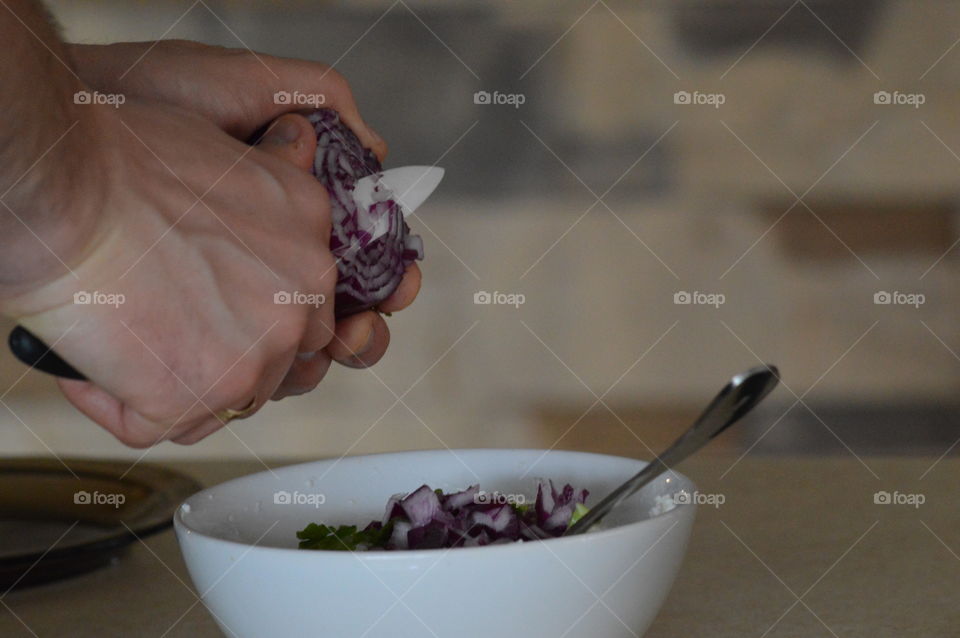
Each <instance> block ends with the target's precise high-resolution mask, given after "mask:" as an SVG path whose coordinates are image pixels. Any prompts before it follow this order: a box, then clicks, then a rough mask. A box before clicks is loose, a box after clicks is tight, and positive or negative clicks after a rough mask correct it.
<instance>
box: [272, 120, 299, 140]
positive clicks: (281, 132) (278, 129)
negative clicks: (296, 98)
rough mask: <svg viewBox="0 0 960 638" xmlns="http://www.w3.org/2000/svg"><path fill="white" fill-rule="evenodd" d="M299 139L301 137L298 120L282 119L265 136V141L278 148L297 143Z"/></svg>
mask: <svg viewBox="0 0 960 638" xmlns="http://www.w3.org/2000/svg"><path fill="white" fill-rule="evenodd" d="M298 137H300V125H299V124H297V122H296V120H294V119H293V118H281V119H280V120H278V121H277V123H276V124H274V125H273V126H271V127H270V129H269V130H268V131H267V134H266V135H264V137H263V141H264V142H267V143H270V144H276V145H277V146H285V145H287V144H292V143H293V142H296V141H297V138H298Z"/></svg>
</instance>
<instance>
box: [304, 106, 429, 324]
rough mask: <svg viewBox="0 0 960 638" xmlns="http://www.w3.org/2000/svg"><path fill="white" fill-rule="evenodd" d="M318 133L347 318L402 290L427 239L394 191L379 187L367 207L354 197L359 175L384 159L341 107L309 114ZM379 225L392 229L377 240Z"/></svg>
mask: <svg viewBox="0 0 960 638" xmlns="http://www.w3.org/2000/svg"><path fill="white" fill-rule="evenodd" d="M307 117H308V119H309V120H310V122H311V123H312V124H313V127H314V130H315V131H316V133H317V154H316V157H315V158H314V165H313V173H314V175H316V177H317V179H318V180H320V183H322V184H323V185H324V186H325V187H326V189H327V193H328V194H329V196H330V213H331V218H332V222H333V224H332V229H331V232H330V251H331V252H332V253H333V256H334V257H335V258H336V259H337V274H338V278H337V287H336V297H335V299H334V313H335V315H336V316H337V317H338V318H340V317H345V316H347V315H351V314H354V313H357V312H360V311H362V310H367V309H369V308H373V307H375V306H376V305H377V304H379V303H380V302H382V301H384V300H385V299H386V298H387V297H389V296H390V294H391V293H393V291H394V290H396V289H397V286H399V285H400V280H401V279H403V273H404V271H405V270H406V268H407V266H409V265H410V264H412V263H413V262H414V261H416V260H421V259H423V241H422V240H421V239H420V237H419V236H417V235H411V234H410V228H409V226H407V223H406V221H404V219H403V212H402V211H401V210H400V206H399V205H398V204H397V202H396V201H395V200H394V199H393V193H390V192H389V191H387V190H386V189H375V192H374V199H375V201H374V203H373V204H372V205H371V206H370V207H369V208H368V209H367V210H362V209H361V208H359V207H358V206H357V204H356V202H355V201H354V199H353V189H354V187H355V185H356V183H357V180H359V179H361V178H363V177H367V176H368V175H373V174H374V173H379V172H381V171H382V167H381V166H380V162H379V160H377V158H376V156H374V154H373V153H372V152H371V151H370V150H369V149H365V148H363V145H362V144H361V143H360V140H359V139H358V138H357V136H356V135H354V134H353V131H351V130H350V129H349V128H348V127H347V126H346V125H344V124H343V123H342V122H340V117H339V115H338V114H337V112H336V111H333V110H331V109H318V110H316V111H313V112H312V113H310V114H309V115H308V116H307ZM377 228H386V229H387V232H386V233H385V234H383V235H382V236H380V237H377V238H376V239H371V237H372V234H373V232H374V230H375V229H377Z"/></svg>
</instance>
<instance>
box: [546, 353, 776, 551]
mask: <svg viewBox="0 0 960 638" xmlns="http://www.w3.org/2000/svg"><path fill="white" fill-rule="evenodd" d="M779 380H780V373H779V372H778V371H777V368H776V367H774V366H772V365H764V366H758V367H756V368H751V369H749V370H747V371H746V372H743V373H741V374H738V375H736V376H735V377H733V378H732V379H730V382H729V383H727V385H726V386H724V388H723V389H722V390H720V393H719V394H718V395H717V396H716V397H714V399H713V401H711V402H710V405H708V406H707V408H706V409H705V410H704V411H703V414H701V415H700V418H698V419H697V420H696V422H695V423H694V424H693V425H692V426H690V429H688V430H687V431H686V432H684V433H683V434H682V435H681V436H680V438H679V439H677V440H676V441H674V443H673V445H671V446H670V447H669V448H667V450H666V451H665V452H663V454H661V455H660V456H658V457H657V458H655V459H654V460H653V461H651V462H650V463H648V464H647V465H646V466H645V467H644V468H643V469H642V470H640V471H639V472H637V474H636V475H635V476H634V477H633V478H631V479H630V480H628V481H627V482H626V483H624V484H623V485H621V486H620V487H618V488H617V489H615V490H614V491H613V492H611V493H610V494H609V495H608V496H607V497H606V498H604V499H603V500H602V501H600V502H599V503H597V504H596V505H594V506H593V507H592V508H590V511H589V512H587V513H586V514H585V515H584V516H583V518H581V519H580V520H579V521H577V522H576V523H574V524H573V525H571V526H570V527H569V528H568V529H567V531H566V532H565V533H564V536H572V535H574V534H582V533H583V532H585V531H587V530H588V529H589V528H590V527H591V526H592V525H594V524H595V523H597V522H598V521H599V520H600V519H602V518H603V517H604V516H606V515H607V513H609V512H610V510H612V509H613V508H614V507H616V506H617V505H619V504H620V503H622V502H623V501H625V500H626V499H628V498H629V497H630V496H632V495H633V494H635V493H636V492H637V490H639V489H640V488H642V487H643V486H644V485H646V484H647V483H649V482H650V481H652V480H653V479H655V478H656V477H658V476H660V474H662V473H663V472H665V471H667V470H669V469H670V468H671V467H672V466H673V465H675V464H677V463H679V462H680V461H682V460H684V459H685V458H687V457H688V456H690V455H691V454H693V453H694V452H696V451H697V450H699V449H700V448H701V447H703V446H704V445H705V444H706V443H707V442H709V441H710V440H711V439H713V437H715V436H717V435H718V434H720V433H721V432H723V431H724V430H726V429H727V428H728V427H730V426H731V425H733V424H734V423H736V422H737V421H739V420H740V419H741V418H742V417H743V416H744V415H745V414H747V413H748V412H750V410H752V409H753V408H754V407H756V406H757V404H758V403H760V401H762V400H763V398H764V397H766V396H767V395H768V394H770V391H771V390H773V388H774V387H775V386H776V385H777V383H778V382H779Z"/></svg>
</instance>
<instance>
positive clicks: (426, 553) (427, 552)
mask: <svg viewBox="0 0 960 638" xmlns="http://www.w3.org/2000/svg"><path fill="white" fill-rule="evenodd" d="M462 452H471V453H476V452H497V453H504V452H544V453H545V454H544V456H546V454H566V455H572V456H593V457H602V458H606V459H618V460H625V461H632V462H635V463H644V464H648V463H650V461H646V460H643V459H637V458H633V457H629V456H617V455H615V454H600V453H597V452H583V451H579V450H558V449H555V448H553V449H542V448H456V449H451V448H435V449H428V450H400V451H396V452H376V453H373V454H358V455H355V456H344V457H339V460H338V458H337V457H330V458H326V459H317V460H314V461H305V462H302V463H293V464H291V465H284V466H282V467H280V468H270V469H267V470H263V471H261V472H255V473H253V474H245V475H243V476H238V477H235V478H232V479H229V480H227V481H224V482H222V483H218V484H217V485H211V486H210V487H207V488H204V489H203V490H200V491H199V492H196V493H195V494H193V495H191V496H190V497H188V498H187V499H185V500H184V501H183V502H182V503H180V505H179V506H178V507H177V509H176V512H175V514H174V516H173V526H174V529H175V530H176V533H177V542H178V544H180V545H181V551H183V545H184V540H183V537H189V536H197V537H199V538H200V539H202V540H203V541H206V542H210V543H217V544H223V545H225V546H226V547H233V548H244V555H246V554H247V553H250V552H252V551H254V550H257V551H258V552H259V553H261V554H262V553H264V552H269V553H280V554H283V555H288V556H289V555H293V554H296V555H298V556H303V557H304V560H321V559H322V560H350V561H353V560H360V561H361V562H395V561H426V560H430V559H435V560H437V561H439V560H440V559H442V558H443V557H444V556H446V554H447V553H448V552H450V551H452V550H457V555H458V556H461V555H462V556H468V555H469V556H475V555H477V552H481V551H482V552H485V555H487V554H490V553H491V552H494V551H497V552H500V553H501V554H503V553H505V552H509V551H514V552H516V551H524V550H523V548H524V547H534V546H537V545H539V544H541V543H549V544H550V545H549V546H548V547H556V548H557V549H558V550H559V549H560V548H562V547H568V548H569V547H573V546H575V545H578V544H580V545H583V544H588V543H597V542H602V541H603V540H604V539H615V538H618V537H622V536H625V535H629V534H631V533H633V532H635V531H636V530H637V528H639V527H640V526H643V525H647V526H649V525H653V524H654V522H657V523H658V524H663V523H666V522H667V521H670V520H673V523H672V524H671V525H670V526H669V527H668V528H667V530H666V531H664V532H663V534H661V536H660V537H659V538H657V540H656V541H655V542H654V544H653V545H652V546H651V548H650V549H652V548H653V547H654V546H656V544H657V543H659V542H660V540H662V539H663V538H664V537H665V536H666V535H667V533H669V531H670V530H672V529H673V528H674V527H676V526H677V525H678V524H679V523H680V521H681V518H685V517H690V518H691V519H692V517H693V516H695V513H696V508H695V506H694V505H693V504H692V503H682V504H679V505H676V506H674V507H673V509H671V510H669V511H666V512H663V513H662V514H657V515H656V516H651V517H648V518H643V519H640V520H638V521H632V522H630V523H626V524H623V525H617V526H616V527H611V528H609V529H601V530H598V531H594V532H590V533H587V534H578V535H576V536H560V537H556V538H546V539H538V541H537V542H530V541H523V542H515V543H502V544H496V545H483V546H477V547H445V548H437V549H408V550H401V551H396V550H394V551H388V550H383V549H374V550H366V551H339V550H337V551H334V550H302V549H300V548H298V547H272V546H268V545H259V544H257V543H248V542H242V541H236V540H230V539H226V538H222V537H220V536H215V535H213V534H208V533H207V532H204V531H200V530H198V529H196V528H194V527H192V526H190V524H189V523H187V522H186V521H184V520H183V518H182V516H183V505H184V504H186V503H187V501H189V500H191V499H194V498H197V497H198V496H200V495H201V494H204V493H206V492H210V491H211V490H214V489H217V488H220V487H223V486H226V485H228V484H230V483H234V482H237V481H240V480H244V479H249V478H251V477H256V476H260V475H266V474H268V473H270V472H272V471H273V470H274V469H281V470H288V469H289V470H293V469H296V468H302V467H305V466H308V465H314V464H316V463H322V462H325V461H326V462H329V461H338V462H339V461H342V460H345V459H360V458H369V457H378V456H402V455H412V454H424V453H437V454H449V453H454V454H458V453H462ZM669 471H670V472H672V473H673V475H674V476H676V477H677V478H679V479H681V480H684V481H686V482H687V483H688V484H689V486H690V490H691V491H696V487H697V486H696V484H695V483H694V482H693V480H691V479H690V478H689V477H688V476H686V475H685V474H681V473H680V472H677V471H676V470H672V469H671V470H669ZM268 531H269V530H268ZM265 535H266V534H264V536H265ZM258 542H259V541H258ZM441 550H442V551H441ZM527 551H529V550H527ZM551 551H553V550H552V549H551ZM647 551H650V550H649V549H648V550H647ZM307 556H317V557H318V558H306V557H307ZM438 556H439V557H438Z"/></svg>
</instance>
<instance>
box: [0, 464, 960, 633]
mask: <svg viewBox="0 0 960 638" xmlns="http://www.w3.org/2000/svg"><path fill="white" fill-rule="evenodd" d="M735 462H736V458H735V457H729V458H728V457H704V458H700V459H691V460H690V461H688V462H686V463H685V464H684V465H683V466H682V467H680V468H678V469H680V471H682V472H684V473H686V474H688V475H689V476H690V477H692V478H693V479H694V480H695V481H696V482H697V483H698V485H699V487H700V491H701V494H703V495H705V496H710V495H713V496H714V498H713V499H711V500H713V501H719V500H723V504H722V505H719V506H718V507H713V506H709V505H703V506H700V508H699V512H698V519H697V522H696V525H695V529H694V533H693V537H692V538H691V545H690V551H689V553H688V555H687V558H686V561H685V563H684V565H683V568H682V569H681V572H680V575H679V577H678V579H677V582H676V585H675V586H674V588H673V591H672V592H671V594H670V597H669V598H668V600H667V602H666V604H665V605H664V607H663V609H662V610H661V612H660V615H659V617H658V618H657V620H656V622H655V623H654V625H653V626H652V628H651V629H650V631H649V632H648V633H647V634H646V635H647V637H648V638H681V637H682V638H686V637H691V636H710V637H713V638H726V637H731V638H733V637H737V638H739V637H741V636H769V637H771V638H772V637H776V636H790V637H795V636H804V637H806V638H812V637H816V636H845V637H858V636H862V637H868V636H869V637H871V638H875V637H878V636H891V637H894V636H896V637H898V638H906V637H911V636H924V637H933V636H960V606H958V605H957V595H958V593H960V507H958V505H960V487H958V485H960V460H955V459H952V458H946V459H943V460H942V461H940V462H939V463H937V462H936V459H935V458H911V459H906V458H867V459H864V462H863V463H861V462H860V461H858V460H856V459H854V458H852V457H837V458H800V457H776V458H773V457H749V456H748V457H747V458H745V459H743V460H741V461H740V462H739V463H735ZM283 464H285V463H277V464H276V465H283ZM171 465H172V466H173V467H175V468H176V469H179V470H182V471H184V472H186V473H188V474H190V475H192V476H194V477H196V478H197V479H198V480H200V481H201V482H202V483H204V484H208V485H210V484H214V483H218V482H220V481H223V480H226V479H228V478H231V477H233V476H238V475H241V474H246V473H250V472H256V471H259V470H261V469H263V468H262V466H261V465H259V464H257V463H246V462H210V463H204V462H191V463H179V464H176V463H175V464H171ZM877 492H886V493H889V494H891V495H892V496H891V500H894V501H896V500H911V501H918V500H922V501H923V503H922V504H921V505H919V506H914V505H907V504H896V503H893V504H877V503H875V495H876V493H877ZM718 495H719V496H721V497H722V498H718V497H717V496H718ZM910 495H920V498H916V497H915V496H914V498H909V499H908V498H905V497H906V496H910ZM219 635H221V634H220V633H219V631H218V630H217V628H216V626H215V625H214V623H213V621H212V620H211V619H210V617H209V615H208V614H207V612H206V611H205V610H204V608H203V605H202V604H201V603H200V602H199V601H198V599H197V596H196V595H195V594H194V591H193V589H192V585H191V583H190V581H189V577H188V575H187V573H186V568H185V566H184V564H183V562H182V560H181V558H180V553H179V550H178V548H177V542H176V539H175V538H174V535H173V532H172V531H166V532H163V533H161V534H158V535H156V536H154V537H151V538H149V539H147V540H146V541H145V543H137V544H135V545H134V546H133V547H132V548H131V549H130V550H129V551H127V552H126V553H125V554H124V555H123V556H122V557H121V558H120V559H119V560H118V561H116V563H115V564H113V565H111V566H109V567H107V568H104V569H100V570H98V571H96V572H93V573H90V574H86V575H83V576H79V577H76V578H73V579H70V580H66V581H62V582H59V583H54V584H50V585H45V586H41V587H37V588H33V589H27V590H23V591H13V592H10V593H9V594H6V595H4V596H2V597H0V636H3V637H4V638H7V637H9V638H14V637H20V636H37V637H46V636H72V637H77V638H86V637H90V638H94V637H96V638H104V637H109V636H138V637H139V636H157V637H160V636H165V637H170V638H173V637H197V638H202V637H206V636H210V637H215V636H219ZM265 638H268V637H265ZM269 638H274V637H269ZM277 638H282V637H277ZM344 638H345V637H344ZM444 638H446V637H444Z"/></svg>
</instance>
